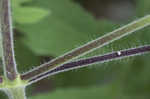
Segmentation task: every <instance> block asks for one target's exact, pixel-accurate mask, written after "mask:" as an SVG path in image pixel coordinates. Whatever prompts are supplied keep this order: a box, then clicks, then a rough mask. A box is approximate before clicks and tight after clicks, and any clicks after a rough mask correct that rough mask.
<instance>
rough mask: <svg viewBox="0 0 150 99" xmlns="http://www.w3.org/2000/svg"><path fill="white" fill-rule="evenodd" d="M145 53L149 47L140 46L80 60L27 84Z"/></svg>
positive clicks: (149, 50)
mask: <svg viewBox="0 0 150 99" xmlns="http://www.w3.org/2000/svg"><path fill="white" fill-rule="evenodd" d="M147 52H150V45H145V46H140V47H137V48H131V49H126V50H121V51H117V52H112V53H108V54H105V55H101V56H94V57H90V58H87V59H81V60H77V61H74V62H69V63H66V64H63V65H61V66H59V67H57V68H55V69H53V70H51V71H49V72H46V73H43V74H41V75H39V76H36V77H35V78H32V79H30V81H29V82H30V84H31V83H34V82H37V81H39V80H41V79H44V78H46V77H47V76H51V75H55V74H58V73H61V72H65V71H69V70H73V69H78V68H82V67H86V66H90V65H92V64H97V63H103V62H106V61H112V60H116V59H122V58H126V57H129V56H135V55H141V54H144V53H147ZM21 77H22V79H24V75H22V76H21Z"/></svg>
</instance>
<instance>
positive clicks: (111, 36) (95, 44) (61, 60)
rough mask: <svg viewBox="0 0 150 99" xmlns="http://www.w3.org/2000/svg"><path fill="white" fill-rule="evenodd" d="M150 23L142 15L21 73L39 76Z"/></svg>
mask: <svg viewBox="0 0 150 99" xmlns="http://www.w3.org/2000/svg"><path fill="white" fill-rule="evenodd" d="M148 25H150V15H148V16H146V17H143V18H141V19H139V20H137V21H134V22H132V23H131V24H128V25H126V26H124V27H122V28H119V29H117V30H115V31H113V32H110V33H108V34H106V35H104V36H103V37H100V38H98V39H96V40H93V41H91V42H89V43H87V44H85V45H83V46H81V47H79V48H77V49H75V50H72V51H70V52H69V53H66V54H65V55H62V56H60V57H58V58H56V59H54V60H52V61H49V62H47V63H45V64H42V65H40V66H38V67H37V68H35V69H33V70H31V71H29V72H27V73H25V74H24V75H23V79H24V80H30V79H32V78H34V77H36V76H39V75H41V74H43V73H45V72H48V71H50V70H51V69H55V68H57V66H60V65H62V64H65V63H66V62H69V61H70V60H72V59H74V58H77V57H79V56H82V55H85V54H87V53H89V52H91V51H93V50H95V49H96V48H100V47H103V46H104V45H107V44H109V43H111V42H113V41H115V40H118V39H120V38H122V37H124V36H127V35H129V34H131V33H133V32H135V31H137V30H139V29H142V28H144V27H146V26H148Z"/></svg>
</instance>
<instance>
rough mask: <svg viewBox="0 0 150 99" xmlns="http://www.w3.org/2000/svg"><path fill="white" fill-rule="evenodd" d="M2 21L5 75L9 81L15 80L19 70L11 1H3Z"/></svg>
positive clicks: (0, 18)
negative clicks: (15, 51) (15, 53)
mask: <svg viewBox="0 0 150 99" xmlns="http://www.w3.org/2000/svg"><path fill="white" fill-rule="evenodd" d="M0 21H1V32H2V48H3V65H4V74H5V76H6V78H8V79H9V80H14V79H15V78H16V75H17V69H16V61H15V57H14V48H13V47H14V45H13V31H12V20H11V8H10V0H1V16H0Z"/></svg>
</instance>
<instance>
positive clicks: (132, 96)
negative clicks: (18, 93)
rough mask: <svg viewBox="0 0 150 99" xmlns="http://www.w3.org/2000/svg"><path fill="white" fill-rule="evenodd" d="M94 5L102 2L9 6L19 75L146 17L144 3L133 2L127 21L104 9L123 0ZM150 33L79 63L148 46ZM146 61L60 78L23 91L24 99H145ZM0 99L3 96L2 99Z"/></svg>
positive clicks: (45, 0)
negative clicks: (25, 92)
mask: <svg viewBox="0 0 150 99" xmlns="http://www.w3.org/2000/svg"><path fill="white" fill-rule="evenodd" d="M98 1H99V2H100V1H105V0H97V1H96V0H87V1H86V0H76V1H75V0H12V17H13V25H14V26H13V27H14V41H15V53H16V55H15V56H16V60H17V65H18V69H19V71H20V73H24V72H26V71H28V70H30V69H32V68H35V67H36V66H38V65H40V64H42V63H44V62H47V61H48V60H51V59H52V58H55V57H57V56H59V55H62V54H64V53H66V52H67V51H69V50H71V49H73V48H77V47H78V46H80V45H83V44H85V43H86V42H88V41H91V40H94V39H95V38H97V37H100V36H102V35H104V34H106V33H108V32H111V31H112V30H114V29H117V28H118V27H120V26H123V25H125V24H127V23H129V22H131V21H133V20H136V19H138V18H140V17H143V16H145V15H148V14H149V13H150V1H149V0H133V2H130V3H131V5H132V7H133V9H132V10H133V12H132V14H131V15H130V16H129V17H128V16H126V17H125V18H123V19H119V18H118V17H115V18H113V17H114V16H116V15H115V14H117V16H120V17H121V16H124V15H127V14H128V13H127V14H126V13H125V10H124V9H120V10H121V12H122V13H119V12H118V10H116V12H112V11H113V10H112V11H109V10H108V7H109V6H108V5H109V4H118V2H123V1H125V0H120V1H119V0H106V1H105V2H100V3H94V2H98ZM128 1H129V0H128ZM88 2H89V3H88ZM87 3H88V4H87ZM119 4H120V5H121V3H119ZM123 4H124V3H123ZM87 5H88V6H87ZM89 5H91V6H89ZM105 5H107V6H105ZM114 7H116V8H117V7H118V6H114ZM90 9H94V11H95V12H94V11H93V10H90ZM118 9H119V8H118ZM97 11H99V12H97ZM126 12H130V9H128V10H127V11H126ZM97 14H98V15H99V16H98V17H97V16H96V15H97ZM107 14H109V15H110V17H108V16H107ZM149 31H150V28H149V27H147V28H144V29H142V30H140V31H138V32H136V33H134V34H132V35H130V36H128V37H125V38H123V39H121V40H118V41H115V42H113V43H112V44H109V45H107V46H105V47H104V48H102V49H97V50H96V51H94V52H92V53H89V54H88V55H86V56H83V57H87V56H93V55H100V54H104V53H107V52H111V51H115V50H121V49H125V48H132V47H136V46H141V45H145V44H150V33H149ZM83 57H82V58H83ZM149 59H150V54H146V55H140V56H136V57H129V58H126V59H121V60H117V61H112V62H107V63H103V64H96V65H92V66H90V67H87V68H82V69H78V70H73V71H69V72H65V73H60V74H58V75H54V76H52V77H48V78H47V79H44V80H42V81H39V82H37V83H35V84H33V85H31V86H29V87H27V96H28V97H29V99H91V98H92V99H150V72H149V71H150V66H149V65H150V61H149ZM1 70H2V69H1ZM0 98H2V99H4V98H6V96H5V95H4V94H3V93H1V95H0Z"/></svg>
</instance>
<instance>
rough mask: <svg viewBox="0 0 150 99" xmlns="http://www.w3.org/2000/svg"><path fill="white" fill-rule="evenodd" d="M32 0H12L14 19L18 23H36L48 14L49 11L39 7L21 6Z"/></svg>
mask: <svg viewBox="0 0 150 99" xmlns="http://www.w3.org/2000/svg"><path fill="white" fill-rule="evenodd" d="M31 1H32V0H12V7H13V17H14V21H15V22H17V23H20V24H27V23H36V22H38V21H39V20H40V19H42V18H43V17H45V16H47V15H48V14H49V11H47V10H46V9H42V8H39V7H30V6H23V4H24V3H29V2H31Z"/></svg>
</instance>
